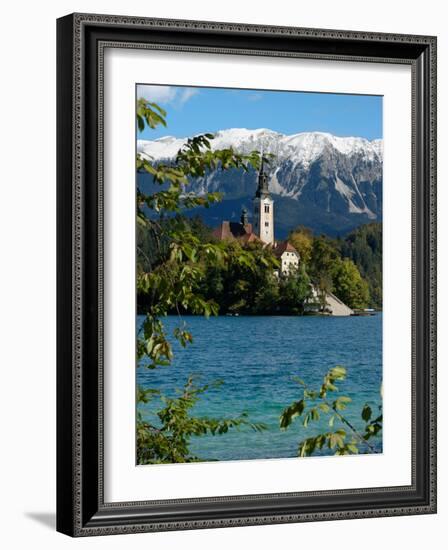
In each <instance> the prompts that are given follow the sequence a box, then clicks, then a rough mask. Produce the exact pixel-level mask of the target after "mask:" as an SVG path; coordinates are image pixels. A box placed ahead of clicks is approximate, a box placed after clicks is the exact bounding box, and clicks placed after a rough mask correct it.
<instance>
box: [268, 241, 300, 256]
mask: <svg viewBox="0 0 448 550" xmlns="http://www.w3.org/2000/svg"><path fill="white" fill-rule="evenodd" d="M283 252H295V253H296V254H297V256H300V255H299V253H298V252H297V250H296V249H295V248H294V247H293V246H292V244H291V243H290V242H288V241H282V242H279V243H278V244H277V246H276V247H275V248H274V254H275V255H276V256H277V257H278V258H280V257H281V255H282V254H283Z"/></svg>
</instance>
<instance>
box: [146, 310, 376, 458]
mask: <svg viewBox="0 0 448 550" xmlns="http://www.w3.org/2000/svg"><path fill="white" fill-rule="evenodd" d="M142 320H143V316H139V318H138V324H140V323H141V322H142ZM184 320H185V322H186V323H187V326H188V329H189V330H190V331H191V333H192V334H193V336H194V343H193V344H192V345H190V346H188V347H187V348H186V349H183V348H181V346H180V345H178V344H177V342H174V343H173V348H174V354H175V358H174V360H173V363H172V365H171V366H169V367H159V368H157V369H155V370H148V369H144V368H139V369H138V370H137V383H138V384H140V385H142V386H143V387H146V388H157V389H160V390H162V391H163V392H165V393H167V394H170V395H173V396H174V395H175V393H174V390H175V388H181V387H182V386H183V384H184V383H185V381H186V379H187V377H188V376H189V375H190V374H195V375H197V377H198V383H200V384H206V383H210V382H212V381H213V380H216V379H221V380H223V381H224V384H223V385H222V386H220V387H219V388H217V389H211V390H210V391H208V392H207V393H204V394H203V395H202V396H201V399H200V401H199V402H198V403H197V405H196V406H195V408H194V409H193V412H194V414H195V415H197V416H200V415H203V416H208V417H212V416H217V417H231V416H237V415H239V414H240V413H242V412H243V411H245V412H247V413H248V414H249V419H250V420H251V421H252V422H263V423H265V424H266V425H267V427H268V429H267V431H264V432H261V433H257V432H253V431H252V430H250V429H249V428H247V427H244V428H242V429H241V430H240V431H236V430H230V431H229V432H228V433H227V434H225V435H221V436H203V437H195V438H193V440H192V446H191V449H192V452H193V453H195V454H196V455H197V456H200V457H201V458H203V459H204V460H243V459H255V458H258V459H259V458H280V457H281V458H287V457H293V456H297V446H298V443H299V441H301V440H303V439H305V438H306V437H309V436H311V435H314V434H316V433H319V431H320V430H326V431H328V430H329V429H330V428H328V423H327V422H322V421H320V423H319V424H314V423H311V424H310V425H309V426H308V428H304V427H303V426H302V425H301V422H300V421H298V420H297V419H296V420H295V421H294V422H293V424H292V425H291V426H290V427H289V428H288V430H286V431H280V428H279V417H280V414H281V412H282V410H283V409H284V408H285V407H287V406H288V405H289V404H291V403H292V402H293V401H296V400H298V399H300V398H301V396H302V394H301V391H300V387H299V386H298V385H297V383H296V382H294V381H293V380H292V378H293V377H294V376H299V377H300V378H302V379H304V380H305V381H306V382H307V384H308V385H310V386H313V385H314V386H315V387H317V388H318V387H319V385H320V384H321V382H322V378H323V376H324V374H325V373H326V372H327V370H328V369H329V368H331V367H334V366H336V365H342V366H344V367H345V368H346V369H347V378H346V380H345V381H343V382H342V383H339V386H340V394H342V395H348V396H350V397H351V398H352V403H351V404H349V407H348V408H347V409H346V411H343V413H344V414H345V415H346V416H347V418H348V419H349V420H350V421H351V422H352V423H353V424H354V425H355V426H356V427H358V428H360V429H362V426H363V422H362V420H361V418H360V413H361V409H362V407H363V406H364V404H365V403H366V402H368V403H369V404H370V405H371V406H375V407H376V406H378V405H380V404H381V396H380V386H381V381H382V316H381V314H380V313H379V314H377V315H374V316H367V317H320V316H315V317H314V316H306V317H243V316H240V317H211V318H209V319H206V318H204V317H193V316H192V317H185V318H184ZM164 322H165V326H166V328H167V331H168V332H169V333H170V332H171V333H172V330H173V328H174V327H175V326H177V325H178V323H179V319H178V317H175V316H170V317H167V318H166V319H165V321H164ZM152 412H153V410H151V407H147V408H146V409H145V415H148V417H150V418H151V421H154V418H153V416H152V415H151V413H152ZM335 426H336V424H335ZM372 442H373V440H372ZM375 447H376V450H377V451H378V452H381V439H380V438H377V439H376V440H375ZM325 452H329V451H328V450H327V451H325ZM325 452H324V453H323V454H325Z"/></svg>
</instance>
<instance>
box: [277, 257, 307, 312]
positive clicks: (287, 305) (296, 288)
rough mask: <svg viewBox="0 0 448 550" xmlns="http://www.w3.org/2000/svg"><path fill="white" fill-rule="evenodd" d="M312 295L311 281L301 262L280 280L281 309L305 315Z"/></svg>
mask: <svg viewBox="0 0 448 550" xmlns="http://www.w3.org/2000/svg"><path fill="white" fill-rule="evenodd" d="M310 295H311V282H310V278H309V277H308V274H307V272H306V270H305V266H304V265H303V264H301V265H300V266H299V268H298V269H295V270H291V271H290V272H289V273H288V274H287V275H286V276H283V277H281V278H280V280H279V305H280V311H281V312H283V313H288V314H292V315H303V313H304V310H305V304H306V301H307V299H308V298H309V297H310Z"/></svg>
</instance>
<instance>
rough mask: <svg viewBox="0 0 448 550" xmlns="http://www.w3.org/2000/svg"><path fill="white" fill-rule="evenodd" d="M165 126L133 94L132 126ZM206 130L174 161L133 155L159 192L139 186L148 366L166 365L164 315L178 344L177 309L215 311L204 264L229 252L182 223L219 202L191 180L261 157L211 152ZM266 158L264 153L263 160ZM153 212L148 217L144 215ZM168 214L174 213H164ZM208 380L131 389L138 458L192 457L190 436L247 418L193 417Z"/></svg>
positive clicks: (183, 328) (247, 263)
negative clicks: (189, 213)
mask: <svg viewBox="0 0 448 550" xmlns="http://www.w3.org/2000/svg"><path fill="white" fill-rule="evenodd" d="M160 124H161V125H163V126H166V112H165V111H164V110H163V109H161V108H160V107H159V106H158V105H157V104H155V103H151V102H148V101H146V100H145V99H139V100H138V102H137V127H138V129H139V131H142V130H143V129H144V128H145V125H147V126H149V127H150V128H155V127H156V126H158V125H160ZM212 139H213V135H212V134H204V135H200V136H196V137H194V138H191V139H189V140H188V141H187V143H186V144H185V145H184V146H183V147H182V148H181V149H180V151H179V152H178V154H177V156H176V159H175V161H174V163H171V164H164V163H154V162H153V161H152V159H151V158H150V157H148V156H147V155H145V154H142V153H140V154H138V155H137V158H136V169H137V171H144V172H146V173H148V174H150V175H152V178H153V181H154V183H155V184H156V185H159V186H160V187H161V189H160V191H157V192H155V193H152V194H149V195H147V194H144V193H143V192H142V191H141V190H138V192H137V293H138V302H139V307H141V305H143V306H144V310H145V319H144V321H143V323H142V326H141V328H140V330H139V333H138V336H137V358H138V366H140V367H145V368H148V369H155V368H158V367H165V366H170V365H171V363H172V360H173V348H172V345H171V343H170V340H169V337H168V335H167V334H166V332H165V328H164V324H163V321H162V319H163V317H165V316H166V315H168V314H169V313H172V312H177V313H178V315H179V326H177V327H175V328H174V330H173V334H172V336H173V337H174V338H175V339H176V340H177V341H178V342H179V343H180V345H181V346H183V347H187V346H188V345H191V344H192V343H193V335H192V334H191V333H190V332H189V330H188V327H187V325H186V324H185V323H184V322H183V321H182V319H181V316H180V314H181V312H188V313H192V314H195V315H205V316H206V317H208V316H210V315H216V314H217V312H218V305H217V304H216V302H215V301H214V300H213V299H207V297H204V296H203V295H202V294H201V292H200V289H201V285H202V284H203V281H204V278H205V273H206V271H207V268H208V266H209V265H214V264H217V263H220V262H221V263H222V262H225V261H226V259H228V253H227V251H226V250H225V247H224V246H223V245H222V244H220V243H213V242H209V241H208V240H206V239H205V238H204V237H205V235H206V234H207V231H206V228H204V227H203V226H201V224H199V223H198V222H197V220H196V221H187V220H185V218H184V217H183V216H180V215H179V214H180V213H181V212H182V211H183V210H184V209H191V208H194V207H199V206H201V207H206V208H207V207H208V206H209V205H210V204H212V203H213V202H216V201H218V200H220V195H219V194H218V193H208V194H206V195H204V196H198V195H195V194H193V193H191V192H189V190H188V185H189V181H190V179H191V178H195V177H201V176H204V175H205V174H206V172H207V171H209V170H215V169H217V168H220V169H222V170H228V169H230V168H242V169H244V170H248V169H249V167H252V168H257V167H258V166H259V165H260V162H261V157H260V154H259V153H258V151H253V152H251V153H249V154H248V155H241V154H238V153H236V152H235V151H233V149H224V150H215V151H212V148H211V143H210V141H211V140H212ZM265 160H266V161H268V159H265ZM149 213H151V214H152V215H148V214H149ZM167 213H174V214H177V215H175V216H174V217H171V218H169V219H167V217H166V214H167ZM235 261H236V263H237V264H238V265H240V266H244V268H245V269H247V270H249V271H250V270H251V269H254V257H253V256H252V255H251V254H249V253H248V252H247V251H245V250H241V251H240V252H239V254H238V255H237V257H236V258H235ZM207 388H208V387H207V386H202V387H198V386H196V385H195V384H194V381H193V379H192V378H191V377H190V378H189V379H188V382H187V383H186V385H185V386H184V388H183V390H182V392H181V395H180V396H179V397H176V398H172V397H168V396H166V395H164V394H162V393H161V392H157V391H156V390H153V389H143V388H140V387H139V388H138V389H137V404H138V411H137V414H138V418H137V462H138V463H139V464H148V463H158V462H190V461H196V460H200V459H199V458H198V457H195V456H192V455H191V453H190V449H189V445H190V438H191V437H192V436H200V435H205V434H207V433H209V434H211V435H222V434H225V433H226V432H227V431H228V430H229V429H231V428H239V427H241V426H250V427H251V428H252V429H256V430H261V429H263V428H264V427H263V426H262V425H260V424H252V423H250V422H249V421H248V420H247V419H246V417H245V416H246V415H244V414H242V415H240V416H238V417H235V418H230V419H219V418H218V419H216V418H212V419H209V418H198V417H195V416H194V415H193V414H192V408H193V407H194V405H195V403H196V402H197V400H198V399H199V395H200V394H201V393H203V392H204V391H206V390H207ZM155 397H157V398H158V399H159V400H160V401H161V402H162V408H161V409H159V410H158V411H157V413H156V416H157V422H156V423H151V422H149V421H148V419H147V418H146V417H144V415H143V413H142V406H143V405H145V404H148V403H149V401H153V400H154V398H155Z"/></svg>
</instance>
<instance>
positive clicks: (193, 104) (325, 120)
mask: <svg viewBox="0 0 448 550" xmlns="http://www.w3.org/2000/svg"><path fill="white" fill-rule="evenodd" d="M137 97H145V98H146V99H148V100H149V101H155V102H156V103H158V104H159V105H160V106H161V107H163V108H164V109H165V110H166V111H167V113H168V114H167V128H163V127H161V126H159V127H158V128H157V129H155V130H151V129H149V128H146V129H145V130H144V131H143V132H141V133H140V132H139V133H138V138H139V139H151V140H153V139H157V138H160V137H163V136H168V135H169V136H175V137H188V136H192V135H196V134H201V133H204V132H216V131H218V130H224V129H226V128H249V129H255V128H269V129H271V130H274V131H276V132H281V133H283V134H297V133H299V132H313V131H319V132H329V133H331V134H334V135H336V136H356V137H364V138H367V139H376V138H382V137H383V129H382V119H383V115H382V97H380V96H367V95H348V94H328V93H325V94H324V93H317V92H316V93H314V92H278V91H266V90H236V89H231V88H194V87H184V86H157V85H147V84H139V85H138V86H137Z"/></svg>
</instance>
